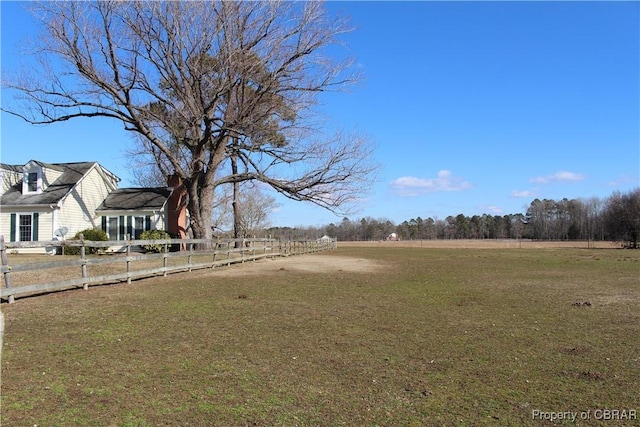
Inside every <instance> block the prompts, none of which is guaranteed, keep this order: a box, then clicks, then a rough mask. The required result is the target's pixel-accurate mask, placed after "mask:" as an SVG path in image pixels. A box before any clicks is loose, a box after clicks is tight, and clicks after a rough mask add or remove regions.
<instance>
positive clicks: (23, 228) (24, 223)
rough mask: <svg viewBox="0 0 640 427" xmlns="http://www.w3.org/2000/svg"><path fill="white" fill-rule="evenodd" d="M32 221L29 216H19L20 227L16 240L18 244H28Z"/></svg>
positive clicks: (30, 236)
mask: <svg viewBox="0 0 640 427" xmlns="http://www.w3.org/2000/svg"><path fill="white" fill-rule="evenodd" d="M32 220H33V218H32V217H31V215H20V226H19V228H18V235H19V237H18V240H19V241H20V242H30V241H31V238H32V236H33V234H32V227H31V224H32Z"/></svg>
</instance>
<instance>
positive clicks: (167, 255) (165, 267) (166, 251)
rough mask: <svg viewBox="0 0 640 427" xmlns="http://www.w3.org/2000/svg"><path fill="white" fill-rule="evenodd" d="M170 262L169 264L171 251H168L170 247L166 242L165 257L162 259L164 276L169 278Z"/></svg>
mask: <svg viewBox="0 0 640 427" xmlns="http://www.w3.org/2000/svg"><path fill="white" fill-rule="evenodd" d="M168 262H169V250H168V245H167V243H166V242H165V244H164V255H163V257H162V268H164V271H163V273H164V274H163V276H164V277H167V267H168Z"/></svg>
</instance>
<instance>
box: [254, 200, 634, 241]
mask: <svg viewBox="0 0 640 427" xmlns="http://www.w3.org/2000/svg"><path fill="white" fill-rule="evenodd" d="M265 231H266V233H267V234H268V235H271V236H272V237H277V238H282V239H309V238H318V237H320V236H324V235H327V236H330V237H335V238H337V239H338V240H339V241H340V240H341V241H376V240H386V239H388V238H389V236H391V235H392V234H395V237H396V238H398V239H401V240H436V239H533V240H600V241H607V240H613V241H624V242H627V244H628V246H629V247H633V248H637V247H638V238H639V237H640V188H636V189H634V190H631V191H629V192H628V193H621V192H619V191H616V192H614V193H613V194H611V196H609V197H607V198H604V199H603V198H598V197H593V198H589V199H581V198H579V199H567V198H564V199H562V200H552V199H542V200H540V199H535V200H533V201H532V202H531V203H530V204H529V206H528V208H527V210H526V211H525V212H524V213H516V214H508V215H491V214H483V215H473V216H468V215H464V214H458V215H456V216H453V215H450V216H447V217H446V218H445V219H438V218H431V217H428V218H426V219H423V218H421V217H420V216H418V217H416V218H411V219H409V220H405V221H402V222H401V223H399V224H395V223H394V222H393V221H391V220H389V219H385V218H379V219H375V218H371V217H363V218H362V219H360V220H351V219H349V218H347V217H345V218H343V219H342V221H341V222H339V223H337V224H336V223H330V224H328V225H324V226H320V227H304V226H299V227H271V228H269V229H267V230H265Z"/></svg>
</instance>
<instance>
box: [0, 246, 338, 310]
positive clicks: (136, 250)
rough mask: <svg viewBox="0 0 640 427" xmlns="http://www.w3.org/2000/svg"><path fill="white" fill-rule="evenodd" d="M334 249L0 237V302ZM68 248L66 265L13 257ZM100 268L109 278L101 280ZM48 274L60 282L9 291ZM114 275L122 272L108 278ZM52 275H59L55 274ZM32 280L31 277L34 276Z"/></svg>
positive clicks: (27, 285)
mask: <svg viewBox="0 0 640 427" xmlns="http://www.w3.org/2000/svg"><path fill="white" fill-rule="evenodd" d="M147 245H159V246H160V248H161V251H160V253H145V252H144V250H143V248H144V247H145V246H147ZM336 246H337V243H336V241H335V240H327V239H318V240H286V241H283V240H276V239H240V240H234V239H224V240H222V239H213V240H205V239H163V240H128V241H117V242H116V241H109V242H97V241H88V240H67V241H49V242H11V243H8V242H5V241H4V236H0V256H1V263H0V273H1V274H2V277H3V284H2V287H1V288H0V299H1V300H7V301H8V302H9V303H13V302H14V299H15V297H16V296H24V295H35V294H42V293H48V292H52V291H59V290H64V289H73V288H80V287H82V288H84V289H85V290H86V289H88V288H89V286H90V285H96V284H105V283H118V282H123V281H126V282H127V283H131V280H132V279H140V278H145V277H152V276H157V275H162V276H167V274H169V273H174V272H180V271H192V270H196V269H202V268H215V267H221V266H228V265H231V264H235V263H244V262H247V261H255V260H258V259H261V258H274V257H286V256H291V255H300V254H307V253H314V252H319V251H323V250H328V249H335V248H336ZM68 247H79V248H80V255H79V256H78V257H77V258H76V259H68V258H69V256H66V257H65V259H63V260H56V257H52V258H51V259H52V261H46V262H41V261H39V260H42V259H43V257H36V262H25V257H28V256H26V255H22V254H19V255H18V254H14V253H13V252H16V251H18V250H19V249H21V248H47V250H49V251H52V252H53V248H56V249H55V251H57V252H58V253H61V251H62V249H63V248H68ZM112 247H119V248H122V251H121V252H120V253H107V252H106V249H108V248H112ZM89 248H96V250H97V251H98V252H99V253H98V254H95V255H90V254H89V252H90V251H89ZM20 257H22V259H21V258H20ZM32 258H33V257H32ZM12 261H18V262H12ZM105 266H106V267H105ZM89 267H91V268H89ZM136 267H139V268H136ZM105 268H106V269H107V270H108V271H111V272H110V273H109V274H102V273H104V271H105ZM53 269H57V270H56V271H58V272H59V271H61V270H60V269H63V270H62V271H64V273H63V274H64V276H65V277H66V278H65V279H64V280H55V281H51V280H48V279H47V280H45V281H37V280H36V282H37V283H26V284H25V283H20V284H19V286H14V285H13V283H12V279H13V277H14V275H17V274H18V273H21V272H30V273H33V272H41V271H43V270H44V271H46V270H49V271H53ZM118 269H121V270H123V271H120V272H117V273H113V272H112V271H114V270H118ZM100 270H102V271H100ZM74 271H75V273H74ZM56 274H58V275H61V274H60V273H56ZM56 274H51V275H50V276H48V277H49V278H50V277H52V276H53V277H55V276H56ZM34 275H35V276H37V274H34ZM23 276H24V275H23ZM73 276H76V277H73ZM23 281H24V280H23ZM29 281H31V279H29Z"/></svg>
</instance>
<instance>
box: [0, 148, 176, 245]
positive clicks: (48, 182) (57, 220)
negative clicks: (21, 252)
mask: <svg viewBox="0 0 640 427" xmlns="http://www.w3.org/2000/svg"><path fill="white" fill-rule="evenodd" d="M119 181H120V179H119V178H118V177H117V176H115V175H114V174H112V173H111V172H109V171H108V170H107V169H105V168H104V167H102V166H100V164H98V163H97V162H81V163H55V164H50V163H43V162H40V161H36V160H31V161H29V162H28V163H27V164H25V165H5V164H0V191H1V193H0V235H3V236H4V238H5V241H8V242H20V241H22V242H24V241H49V240H53V239H61V238H63V237H65V235H66V236H67V237H72V236H74V235H75V234H76V233H77V232H78V231H82V230H86V229H88V228H100V229H102V230H104V231H106V232H107V234H108V235H109V238H110V240H123V239H125V236H126V235H129V236H131V237H132V238H136V237H139V235H140V233H142V232H143V231H145V230H150V229H167V228H169V227H168V224H167V218H168V216H169V215H168V211H169V209H170V207H169V200H170V196H171V194H172V188H169V187H159V188H122V189H118V188H117V187H118V182H119ZM173 216H175V215H173Z"/></svg>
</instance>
